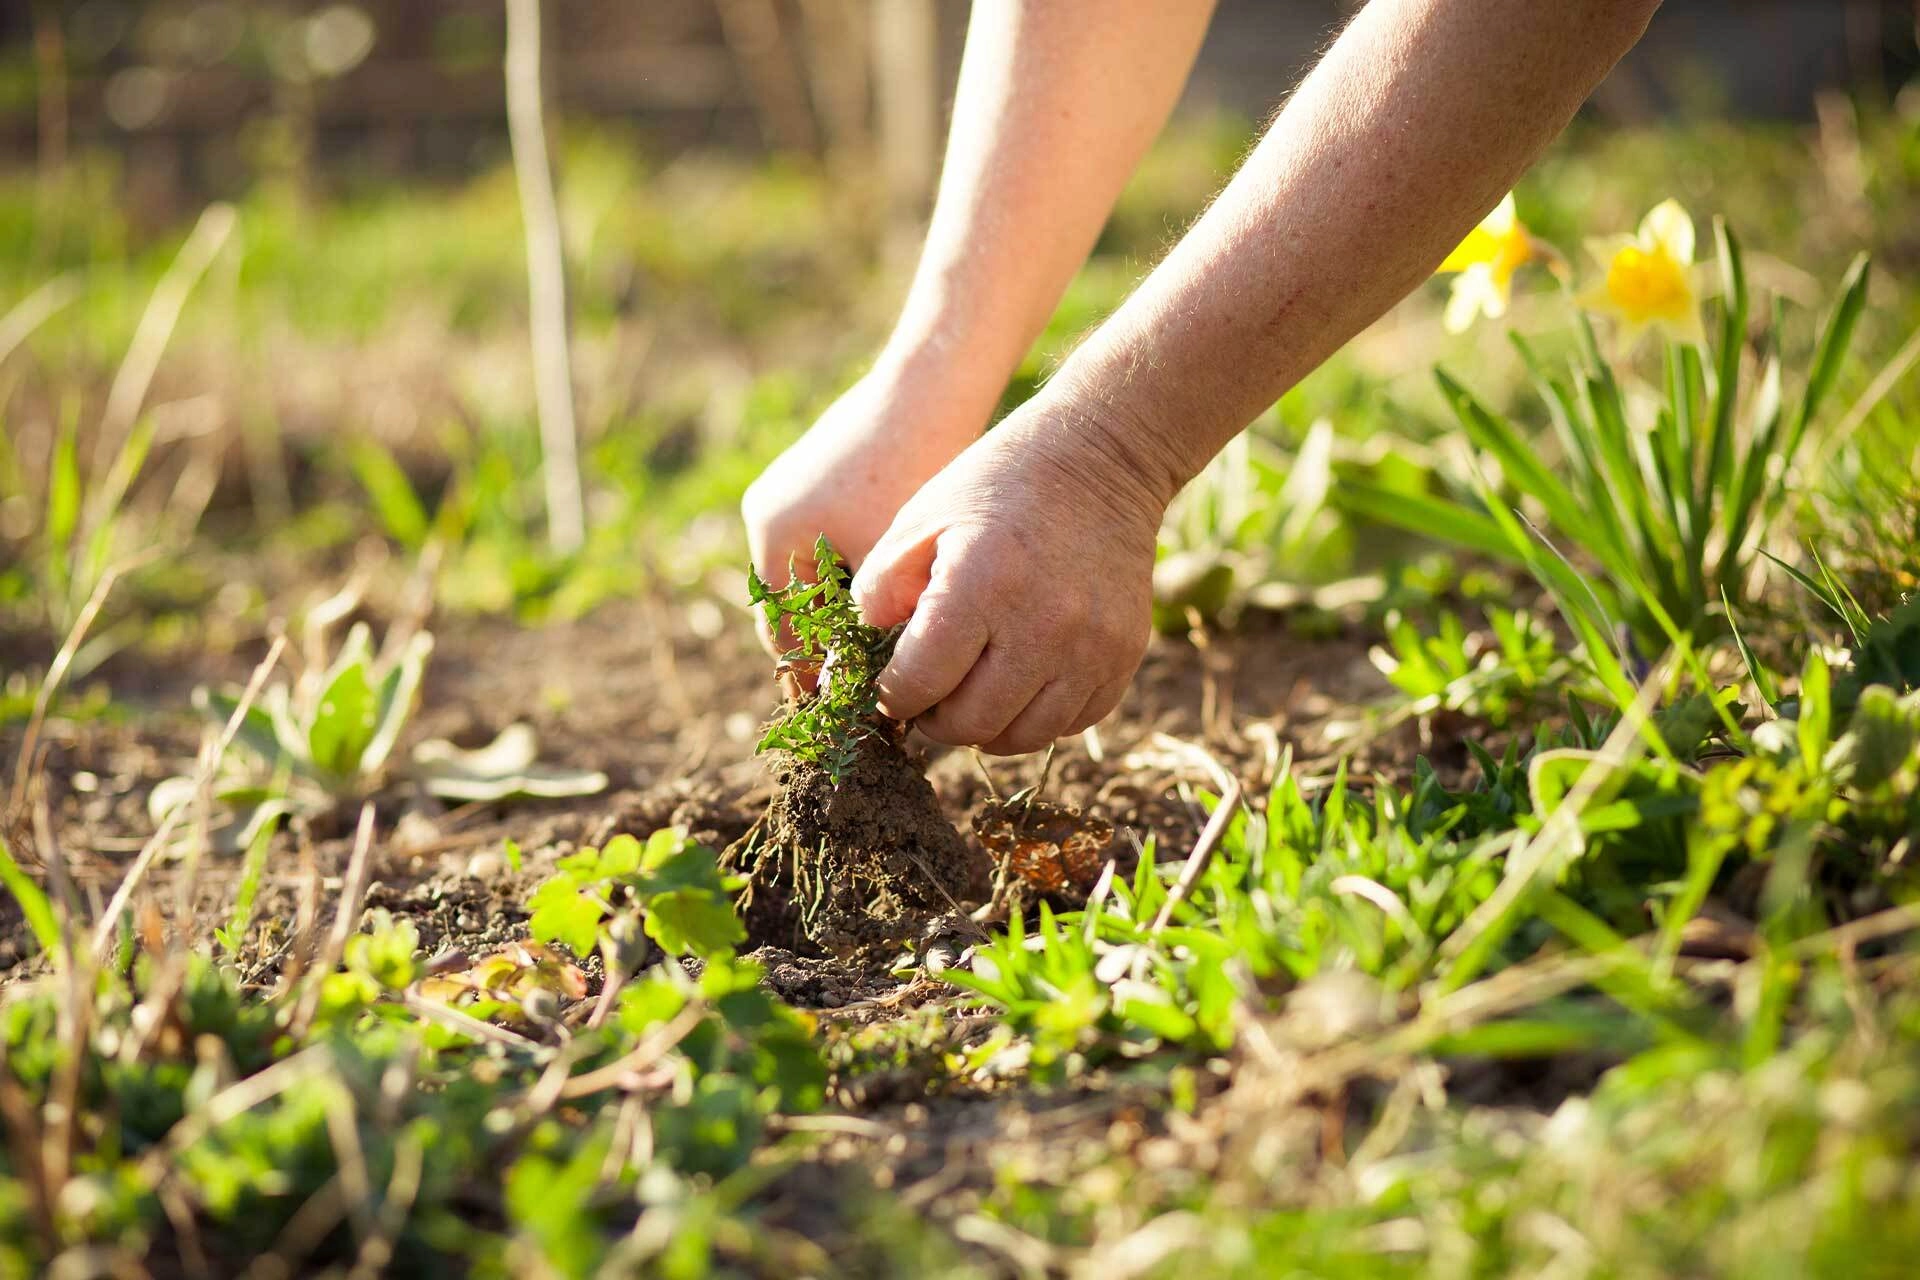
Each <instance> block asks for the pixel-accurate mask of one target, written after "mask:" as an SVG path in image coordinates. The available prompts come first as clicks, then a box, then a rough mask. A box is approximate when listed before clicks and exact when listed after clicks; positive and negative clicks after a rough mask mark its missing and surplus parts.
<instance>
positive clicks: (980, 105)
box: [881, 0, 1213, 406]
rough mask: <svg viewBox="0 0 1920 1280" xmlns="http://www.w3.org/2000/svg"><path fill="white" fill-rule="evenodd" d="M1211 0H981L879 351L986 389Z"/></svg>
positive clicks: (1064, 266) (1149, 129) (1124, 174)
mask: <svg viewBox="0 0 1920 1280" xmlns="http://www.w3.org/2000/svg"><path fill="white" fill-rule="evenodd" d="M1212 9H1213V0H980V3H977V4H976V5H975V6H974V9H973V16H972V20H971V23H970V26H969V28H968V33H967V48H966V54H965V58H964V60H963V64H962V67H961V74H960V83H959V87H958V90H957V92H956V96H955V103H954V112H953V117H954V122H953V129H952V134H951V136H950V138H949V139H948V144H947V156H946V162H945V166H944V169H943V172H942V174H941V179H940V192H939V196H938V198H937V200H936V202H935V206H934V213H933V218H932V222H931V224H930V226H929V228H928V232H927V239H926V246H925V248H924V249H923V251H922V254H921V258H920V263H919V267H918V269H917V270H916V272H915V274H914V279H913V284H912V286H911V288H910V290H909V293H908V296H907V300H906V303H905V305H904V306H903V308H902V311H901V315H900V320H899V323H898V325H897V326H896V329H895V333H894V336H893V339H892V340H891V341H890V342H889V343H888V345H887V350H886V352H885V353H884V354H883V356H882V360H881V362H882V364H883V366H884V365H888V364H893V365H896V366H902V365H908V364H914V365H918V366H919V367H921V368H922V369H925V368H926V367H927V366H937V369H938V373H939V375H940V376H939V378H938V381H940V382H941V383H942V384H944V385H945V386H946V387H947V388H948V389H949V390H951V391H953V392H955V393H956V394H970V395H972V396H973V397H974V398H976V399H981V400H983V401H984V403H985V404H986V405H989V406H990V405H991V403H992V402H993V401H994V400H997V399H998V397H999V395H1000V392H1001V389H1002V387H1003V386H1004V384H1005V382H1006V379H1007V377H1008V376H1009V375H1010V374H1011V373H1012V372H1013V370H1014V368H1015V367H1016V366H1017V365H1018V363H1019V361H1020V359H1021V357H1022V356H1023V355H1025V353H1026V351H1027V349H1028V347H1029V346H1031V345H1032V343H1033V341H1034V339H1035V338H1036V337H1037V336H1038V335H1039V333H1040V330H1041V329H1042V328H1043V327H1044V325H1045V324H1046V321H1047V317H1048V316H1049V315H1050V314H1051V313H1052V311H1053V308H1054V306H1055V305H1056V304H1057V303H1058V301H1059V299H1060V295H1061V294H1062V293H1063V292H1064V291H1065V289H1066V286H1067V283H1068V282H1069V281H1070V280H1071V279H1072V278H1073V275H1074V273H1075V272H1076V271H1077V270H1078V269H1079V267H1080V265H1081V263H1082V262H1083V261H1084V260H1085V258H1086V256H1087V254H1088V253H1089V252H1090V251H1091V250H1092V248H1093V243H1094V240H1095V238H1096V237H1097V236H1098V235H1099V233H1100V228H1101V226H1102V224H1103V223H1104V222H1105V221H1106V217H1107V215H1108V213H1109V212H1110V211H1111V209H1112V207H1113V203H1114V201H1115V200H1116V199H1117V198H1118V196H1119V193H1120V190H1121V188H1122V187H1123V186H1124V185H1125V184H1126V181H1127V178H1128V176H1129V175H1130V174H1131V173H1132V171H1133V169H1134V166H1135V165H1136V164H1137V163H1138V162H1139V159H1140V156H1141V154H1142V153H1143V152H1144V151H1145V150H1146V148H1147V146H1148V144H1149V143H1150V142H1151V141H1152V140H1153V137H1154V135H1155V134H1156V133H1158V132H1159V130H1160V128H1161V126H1162V125H1163V124H1164V123H1165V120H1166V117H1167V114H1168V112H1169V111H1170V110H1171V109H1172V107H1173V103H1174V101H1175V99H1176V98H1177V97H1178V96H1179V93H1180V88H1181V85H1182V84H1183V83H1184V82H1185V80H1186V76H1187V73H1188V71H1189V70H1190V69H1191V67H1192V64H1193V58H1194V55H1195V53H1196V52H1197V50H1198V48H1199V44H1200V38H1201V36H1202V34H1203V33H1204V31H1205V29H1206V24H1207V19H1208V17H1209V16H1210V14H1211V12H1212Z"/></svg>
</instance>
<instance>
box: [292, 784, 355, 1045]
mask: <svg viewBox="0 0 1920 1280" xmlns="http://www.w3.org/2000/svg"><path fill="white" fill-rule="evenodd" d="M372 854H373V801H371V800H369V801H367V802H366V803H365V804H363V805H361V806H360V822H359V825H358V826H357V827H356V828H355V829H354V833H353V853H352V854H351V855H350V856H349V857H348V858H347V876H346V880H345V881H344V882H343V883H342V884H341V886H340V907H339V910H338V911H337V912H336V913H335V915H334V917H333V928H332V929H330V930H329V931H328V932H327V941H326V944H325V946H324V948H323V949H322V951H321V952H320V954H319V956H318V957H316V958H315V961H314V964H313V967H312V971H311V972H310V973H309V974H308V979H307V986H306V990H305V991H303V992H302V993H301V995H300V1005H299V1008H298V1009H297V1010H296V1012H295V1013H294V1016H293V1020H292V1021H291V1022H289V1023H288V1024H287V1034H289V1035H290V1036H292V1037H293V1039H294V1042H295V1043H298V1042H299V1041H300V1040H302V1039H304V1038H305V1036H306V1034H307V1027H308V1025H309V1024H311V1023H312V1021H313V1015H314V1012H315V1011H316V1010H317V1009H318V1008H319V1007H320V988H321V985H322V984H323V983H324V982H325V981H326V979H327V975H328V974H330V973H332V972H333V971H334V969H335V968H336V967H338V965H339V964H340V957H341V956H342V955H344V954H345V953H346V950H347V939H348V938H351V937H352V936H353V931H354V929H355V928H356V927H357V926H358V925H359V923H360V907H361V903H362V901H363V900H364V899H365V898H366V894H367V874H368V867H369V864H370V863H371V860H372Z"/></svg>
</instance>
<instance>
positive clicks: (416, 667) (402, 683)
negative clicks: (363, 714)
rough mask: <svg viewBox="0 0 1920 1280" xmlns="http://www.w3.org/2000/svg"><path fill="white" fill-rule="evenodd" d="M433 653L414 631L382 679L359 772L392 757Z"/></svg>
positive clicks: (423, 635) (375, 768) (428, 641)
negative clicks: (370, 731)
mask: <svg viewBox="0 0 1920 1280" xmlns="http://www.w3.org/2000/svg"><path fill="white" fill-rule="evenodd" d="M432 654H433V637H432V636H431V635H429V634H428V633H427V632H425V631H417V632H415V633H414V634H413V636H412V638H411V639H409V640H408V641H407V646H406V648H405V649H404V650H402V652H401V654H400V658H399V660H398V661H397V662H395V663H394V666H393V669H392V670H391V671H389V672H387V673H386V675H385V676H383V677H382V678H381V680H380V689H379V697H378V700H377V701H378V706H377V708H376V709H375V712H374V721H375V730H374V734H373V737H372V738H371V739H370V740H369V741H368V742H367V745H366V748H365V749H364V750H363V751H362V752H361V753H360V770H361V772H363V773H375V772H377V771H378V770H380V769H381V768H383V767H384V766H385V765H386V763H387V758H388V757H389V756H391V755H392V754H393V748H394V746H395V744H397V743H398V742H399V741H400V733H401V731H402V730H403V729H404V728H405V727H406V723H407V718H408V717H409V716H411V715H412V714H413V707H414V703H415V702H416V701H417V700H418V698H419V696H420V682H421V681H422V680H423V679H425V678H426V671H427V659H428V658H429V657H430V656H432ZM529 732H531V730H529Z"/></svg>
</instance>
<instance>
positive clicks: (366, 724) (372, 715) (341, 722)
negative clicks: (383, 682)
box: [307, 663, 380, 783]
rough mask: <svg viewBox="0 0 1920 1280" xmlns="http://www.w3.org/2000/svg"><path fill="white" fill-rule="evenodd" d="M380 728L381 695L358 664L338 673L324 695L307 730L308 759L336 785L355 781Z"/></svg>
mask: <svg viewBox="0 0 1920 1280" xmlns="http://www.w3.org/2000/svg"><path fill="white" fill-rule="evenodd" d="M379 727H380V702H379V696H378V694H376V692H375V691H374V688H373V685H372V684H371V683H370V682H369V681H368V679H367V668H366V666H365V665H363V664H360V663H355V664H354V665H352V666H349V667H347V668H345V669H344V670H341V671H339V672H338V673H337V674H335V675H334V677H333V678H332V679H331V680H330V681H329V682H328V683H327V686H326V688H325V689H324V690H322V692H321V694H320V700H319V703H318V704H317V705H316V706H315V707H314V714H313V724H312V726H311V727H310V728H309V729H308V730H307V754H308V758H309V759H310V760H312V762H313V766H314V768H315V769H317V770H318V771H319V772H320V773H321V774H322V775H323V776H325V777H328V778H330V779H332V780H334V781H335V782H336V783H351V782H354V781H356V780H358V779H359V777H360V773H361V769H360V765H361V759H362V757H363V755H364V754H365V752H366V749H367V744H368V743H370V742H372V741H373V737H374V734H375V733H376V732H377V731H378V729H379Z"/></svg>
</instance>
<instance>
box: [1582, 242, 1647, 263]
mask: <svg viewBox="0 0 1920 1280" xmlns="http://www.w3.org/2000/svg"><path fill="white" fill-rule="evenodd" d="M1582 243H1583V244H1584V245H1585V246H1586V250H1587V253H1588V254H1589V255H1590V256H1591V257H1592V258H1593V260H1594V261H1595V262H1597V263H1599V264H1600V265H1601V266H1602V267H1607V266H1611V265H1612V264H1613V258H1614V255H1615V254H1617V253H1619V252H1620V251H1621V250H1622V249H1633V248H1637V247H1638V246H1639V244H1640V242H1639V241H1638V240H1635V239H1634V238H1633V237H1632V236H1623V235H1611V236H1588V237H1587V238H1586V240H1584V241H1583V242H1582Z"/></svg>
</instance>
